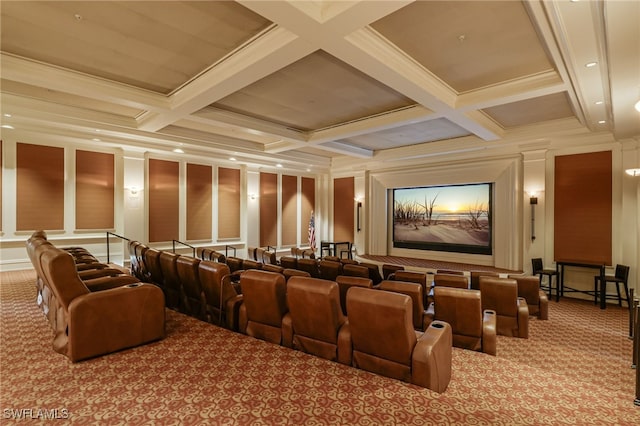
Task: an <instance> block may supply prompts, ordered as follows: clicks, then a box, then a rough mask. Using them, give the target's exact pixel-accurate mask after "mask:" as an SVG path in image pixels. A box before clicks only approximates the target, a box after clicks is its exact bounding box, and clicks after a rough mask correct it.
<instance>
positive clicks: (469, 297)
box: [427, 287, 496, 355]
mask: <svg viewBox="0 0 640 426" xmlns="http://www.w3.org/2000/svg"><path fill="white" fill-rule="evenodd" d="M433 300H434V301H433V303H431V305H429V308H428V309H427V315H428V316H429V318H430V319H433V320H439V321H445V322H447V323H449V324H450V325H451V330H452V333H453V346H455V347H458V348H462V349H470V350H473V351H480V352H484V353H486V354H489V355H495V354H496V314H495V312H494V311H490V310H487V311H484V312H483V310H482V299H481V296H480V291H479V290H465V289H461V288H453V287H434V289H433Z"/></svg>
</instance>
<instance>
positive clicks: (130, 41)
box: [1, 1, 271, 94]
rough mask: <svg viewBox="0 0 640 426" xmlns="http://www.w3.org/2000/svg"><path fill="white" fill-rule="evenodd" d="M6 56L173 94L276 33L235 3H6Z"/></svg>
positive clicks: (3, 21)
mask: <svg viewBox="0 0 640 426" xmlns="http://www.w3.org/2000/svg"><path fill="white" fill-rule="evenodd" d="M1 13H2V37H1V47H2V51H4V52H8V53H12V54H15V55H18V56H23V57H26V58H31V59H35V60H37V61H41V62H46V63H49V64H52V65H56V66H60V67H63V68H68V69H71V70H75V71H79V72H82V73H86V74H91V75H95V76H99V77H102V78H106V79H108V80H113V81H117V82H121V83H126V84H130V85H132V86H136V87H140V88H144V89H148V90H152V91H155V92H159V93H164V94H167V93H170V92H171V91H173V90H175V89H177V88H178V87H180V86H181V85H183V84H184V83H186V82H187V81H189V80H190V79H191V78H193V77H194V76H196V75H198V74H199V73H200V72H202V71H203V70H205V69H206V68H207V67H209V66H210V65H212V64H213V63H215V62H216V61H218V60H219V59H221V58H222V57H224V56H225V55H227V54H229V53H230V52H232V51H233V50H234V49H236V48H237V47H238V46H240V45H241V44H242V43H244V42H246V41H247V40H249V39H250V38H251V37H253V36H254V35H256V34H257V33H259V32H260V31H262V30H263V29H265V28H266V27H268V26H269V25H271V22H269V21H268V20H266V19H264V18H263V17H261V16H260V15H257V14H255V13H254V12H252V11H250V10H249V9H247V8H245V7H244V6H241V5H239V4H238V3H235V2H230V1H166V2H165V1H163V2H146V1H121V2H115V1H97V2H93V1H82V2H73V1H69V2H60V1H55V2H47V1H40V2H39V1H33V2H32V1H28V2H21V1H15V2H14V1H10V2H2V8H1Z"/></svg>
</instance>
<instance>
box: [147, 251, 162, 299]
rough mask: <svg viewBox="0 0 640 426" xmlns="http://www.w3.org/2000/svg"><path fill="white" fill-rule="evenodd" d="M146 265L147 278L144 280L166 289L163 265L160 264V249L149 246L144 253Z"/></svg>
mask: <svg viewBox="0 0 640 426" xmlns="http://www.w3.org/2000/svg"><path fill="white" fill-rule="evenodd" d="M144 266H145V269H146V270H147V278H146V279H145V280H144V281H146V282H150V283H153V284H155V285H157V286H158V287H160V288H161V289H162V291H164V279H163V278H162V266H160V250H156V249H154V248H149V249H148V250H147V251H146V252H145V253H144Z"/></svg>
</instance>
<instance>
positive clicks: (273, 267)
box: [262, 263, 284, 274]
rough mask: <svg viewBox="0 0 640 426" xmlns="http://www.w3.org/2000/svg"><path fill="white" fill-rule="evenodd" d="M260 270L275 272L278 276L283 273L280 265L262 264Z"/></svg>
mask: <svg viewBox="0 0 640 426" xmlns="http://www.w3.org/2000/svg"><path fill="white" fill-rule="evenodd" d="M262 270H263V271H268V272H277V273H278V274H281V273H282V272H283V271H284V268H283V267H282V266H280V265H274V264H272V263H263V264H262Z"/></svg>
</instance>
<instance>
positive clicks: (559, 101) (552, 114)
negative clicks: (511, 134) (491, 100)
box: [483, 92, 575, 128]
mask: <svg viewBox="0 0 640 426" xmlns="http://www.w3.org/2000/svg"><path fill="white" fill-rule="evenodd" d="M483 111H484V112H485V113H486V114H487V115H489V116H490V117H491V118H493V119H494V120H495V121H496V122H497V123H499V124H500V125H501V126H502V127H504V128H511V127H517V126H526V125H528V124H535V123H539V122H542V121H548V120H557V119H560V118H568V117H574V116H575V114H574V112H573V109H572V108H571V103H570V102H569V98H568V96H567V94H566V92H562V93H554V94H553V95H547V96H540V97H538V98H531V99H527V100H524V101H519V102H513V103H510V104H504V105H499V106H495V107H491V108H486V109H484V110H483Z"/></svg>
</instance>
